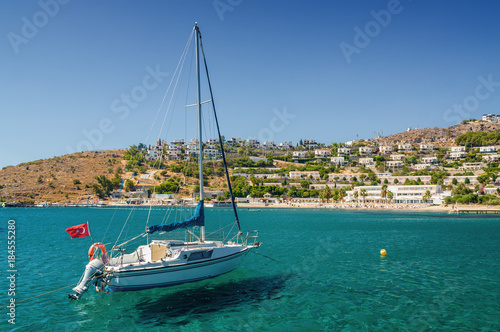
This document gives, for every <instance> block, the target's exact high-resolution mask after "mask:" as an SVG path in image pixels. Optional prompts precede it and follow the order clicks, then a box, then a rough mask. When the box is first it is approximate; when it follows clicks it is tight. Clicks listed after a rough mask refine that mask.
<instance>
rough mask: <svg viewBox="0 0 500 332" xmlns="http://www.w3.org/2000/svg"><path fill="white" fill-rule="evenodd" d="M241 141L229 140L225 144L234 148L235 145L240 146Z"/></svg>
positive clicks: (237, 139) (239, 139) (236, 139)
mask: <svg viewBox="0 0 500 332" xmlns="http://www.w3.org/2000/svg"><path fill="white" fill-rule="evenodd" d="M242 143H243V140H242V139H241V138H234V137H233V138H231V139H230V140H229V141H227V144H229V146H235V145H242Z"/></svg>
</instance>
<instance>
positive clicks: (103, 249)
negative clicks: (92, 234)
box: [89, 242, 106, 261]
mask: <svg viewBox="0 0 500 332" xmlns="http://www.w3.org/2000/svg"><path fill="white" fill-rule="evenodd" d="M96 248H99V249H101V253H102V257H103V261H104V260H106V246H105V245H104V244H102V243H101V242H96V243H94V244H93V245H91V246H90V248H89V260H90V261H93V260H94V259H95V257H94V252H95V250H96Z"/></svg>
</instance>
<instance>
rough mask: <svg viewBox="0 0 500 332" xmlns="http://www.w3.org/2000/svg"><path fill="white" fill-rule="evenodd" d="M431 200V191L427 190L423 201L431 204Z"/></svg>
mask: <svg viewBox="0 0 500 332" xmlns="http://www.w3.org/2000/svg"><path fill="white" fill-rule="evenodd" d="M430 198H431V192H430V190H427V191H426V192H425V194H424V196H422V201H423V202H424V203H427V202H429V200H430Z"/></svg>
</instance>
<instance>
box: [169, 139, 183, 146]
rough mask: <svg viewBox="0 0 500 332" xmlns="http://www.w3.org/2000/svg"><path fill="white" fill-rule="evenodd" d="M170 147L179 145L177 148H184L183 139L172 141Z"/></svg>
mask: <svg viewBox="0 0 500 332" xmlns="http://www.w3.org/2000/svg"><path fill="white" fill-rule="evenodd" d="M170 144H171V145H179V146H184V144H186V143H185V142H184V140H183V139H174V140H173V141H172V142H170Z"/></svg>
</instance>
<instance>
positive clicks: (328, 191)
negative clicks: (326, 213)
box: [323, 185, 332, 203]
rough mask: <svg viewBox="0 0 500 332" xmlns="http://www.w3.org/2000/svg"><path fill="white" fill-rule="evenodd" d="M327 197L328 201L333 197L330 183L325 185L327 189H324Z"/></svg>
mask: <svg viewBox="0 0 500 332" xmlns="http://www.w3.org/2000/svg"><path fill="white" fill-rule="evenodd" d="M323 192H324V194H325V198H326V202H327V203H328V200H329V199H330V198H331V197H332V191H331V190H330V187H328V185H325V189H324V190H323Z"/></svg>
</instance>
